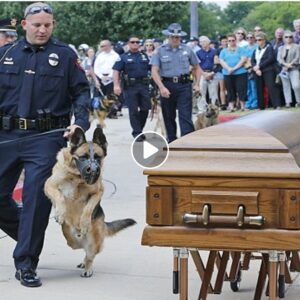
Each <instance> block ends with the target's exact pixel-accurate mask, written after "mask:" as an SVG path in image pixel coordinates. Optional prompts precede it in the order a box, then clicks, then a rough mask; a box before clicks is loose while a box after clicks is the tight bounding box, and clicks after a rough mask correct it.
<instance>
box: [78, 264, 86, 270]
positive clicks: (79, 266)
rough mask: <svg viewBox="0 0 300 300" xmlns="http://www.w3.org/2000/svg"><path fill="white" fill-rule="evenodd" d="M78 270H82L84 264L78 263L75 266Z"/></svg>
mask: <svg viewBox="0 0 300 300" xmlns="http://www.w3.org/2000/svg"><path fill="white" fill-rule="evenodd" d="M77 268H78V269H84V268H85V264H84V263H80V264H79V265H77Z"/></svg>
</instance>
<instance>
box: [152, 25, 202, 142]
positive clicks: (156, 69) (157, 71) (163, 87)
mask: <svg viewBox="0 0 300 300" xmlns="http://www.w3.org/2000/svg"><path fill="white" fill-rule="evenodd" d="M162 33H163V34H164V35H167V36H168V43H167V44H163V45H162V46H161V47H159V48H158V49H156V51H155V52H154V54H153V56H152V58H151V65H152V78H153V79H154V81H155V83H156V84H157V86H158V88H159V90H160V95H161V106H162V113H163V118H164V122H165V126H166V130H167V139H168V142H169V143H170V142H172V141H174V140H175V139H176V138H177V135H176V133H177V126H176V109H178V114H179V124H180V130H181V135H185V134H188V133H190V132H192V131H194V125H193V122H192V84H191V81H190V75H189V72H190V65H192V73H193V76H194V79H195V80H194V86H193V89H194V90H195V91H199V79H200V73H201V69H200V66H199V61H198V59H197V57H196V55H195V53H194V52H193V50H192V49H191V48H189V47H188V46H187V45H185V44H182V43H181V42H180V39H181V37H182V36H185V35H186V33H185V32H184V31H182V30H181V26H180V25H179V24H178V23H173V24H171V25H170V26H169V27H168V29H166V30H163V31H162Z"/></svg>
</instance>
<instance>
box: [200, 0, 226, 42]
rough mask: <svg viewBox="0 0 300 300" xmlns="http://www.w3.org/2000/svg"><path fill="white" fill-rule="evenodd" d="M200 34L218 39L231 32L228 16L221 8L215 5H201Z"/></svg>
mask: <svg viewBox="0 0 300 300" xmlns="http://www.w3.org/2000/svg"><path fill="white" fill-rule="evenodd" d="M198 9H199V27H200V28H199V32H200V35H207V36H208V37H209V38H211V39H217V38H218V36H219V35H220V34H226V33H227V32H229V31H230V26H229V24H228V22H227V21H226V16H225V14H224V12H223V11H222V10H221V8H220V6H218V5H217V4H215V3H208V4H206V3H203V2H202V3H200V5H199V7H198Z"/></svg>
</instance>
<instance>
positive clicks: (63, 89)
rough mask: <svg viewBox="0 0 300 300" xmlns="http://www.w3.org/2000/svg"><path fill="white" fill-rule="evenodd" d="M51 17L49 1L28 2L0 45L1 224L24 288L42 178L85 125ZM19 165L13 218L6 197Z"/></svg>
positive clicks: (37, 227) (84, 97)
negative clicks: (12, 35) (19, 32)
mask: <svg viewBox="0 0 300 300" xmlns="http://www.w3.org/2000/svg"><path fill="white" fill-rule="evenodd" d="M54 24H55V21H54V19H53V10H52V8H51V7H50V6H49V5H48V4H46V3H39V2H37V3H33V4H31V5H29V6H27V8H26V9H25V15H24V19H23V20H22V22H21V25H22V27H23V29H24V30H25V31H26V38H25V39H22V40H20V41H18V42H15V43H13V44H7V45H6V46H4V47H2V48H1V49H0V111H1V117H0V120H1V122H0V125H1V129H0V228H1V229H2V230H3V231H4V232H6V233H7V234H8V235H9V236H11V237H12V238H13V239H15V240H16V241H17V245H16V248H15V250H14V253H13V257H14V262H15V267H16V270H17V271H16V274H15V277H16V279H17V280H20V282H21V284H22V285H24V286H27V287H37V286H40V285H41V281H40V278H39V277H38V276H37V274H36V268H37V265H38V262H39V256H40V253H41V251H42V247H43V243H44V235H45V230H46V227H47V225H48V219H49V214H50V210H51V203H50V201H49V199H47V198H46V196H45V194H44V191H43V189H44V183H45V181H46V179H47V178H48V177H49V176H50V175H51V170H52V167H53V165H54V164H55V161H56V154H57V152H58V151H59V150H60V149H61V148H62V147H64V146H66V140H65V138H69V137H70V136H71V135H72V134H73V133H74V131H75V128H77V127H81V128H82V129H84V130H87V129H88V128H89V121H88V105H89V101H88V99H89V86H88V82H87V79H86V77H85V74H84V72H83V70H82V69H81V67H80V65H79V62H78V61H77V60H78V58H77V56H76V54H75V53H74V51H73V50H72V49H71V48H70V47H69V46H68V45H66V44H63V43H61V42H59V41H57V40H55V39H53V38H51V35H52V31H53V27H54ZM71 108H72V111H73V112H74V116H75V123H74V124H73V125H70V126H69V124H70V111H71ZM67 126H68V128H69V130H70V131H69V132H66V133H65V134H63V133H62V132H58V130H57V129H58V128H65V127H67ZM42 131H43V132H45V134H44V135H39V136H38V137H34V135H36V134H39V133H41V132H42ZM9 140H14V142H13V143H7V141H9ZM5 142H6V143H5ZM1 143H2V145H1ZM23 168H24V169H25V180H24V186H23V199H22V200H23V210H22V212H21V214H20V217H19V211H18V209H17V208H16V205H15V203H14V201H13V200H12V197H11V196H12V191H13V189H14V187H15V185H16V183H17V180H18V178H19V175H20V172H21V170H22V169H23Z"/></svg>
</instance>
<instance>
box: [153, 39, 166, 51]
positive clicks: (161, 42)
mask: <svg viewBox="0 0 300 300" xmlns="http://www.w3.org/2000/svg"><path fill="white" fill-rule="evenodd" d="M163 42H164V41H163V40H162V39H160V38H155V39H153V44H154V48H155V49H157V48H158V47H160V46H161V45H162V44H163Z"/></svg>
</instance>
